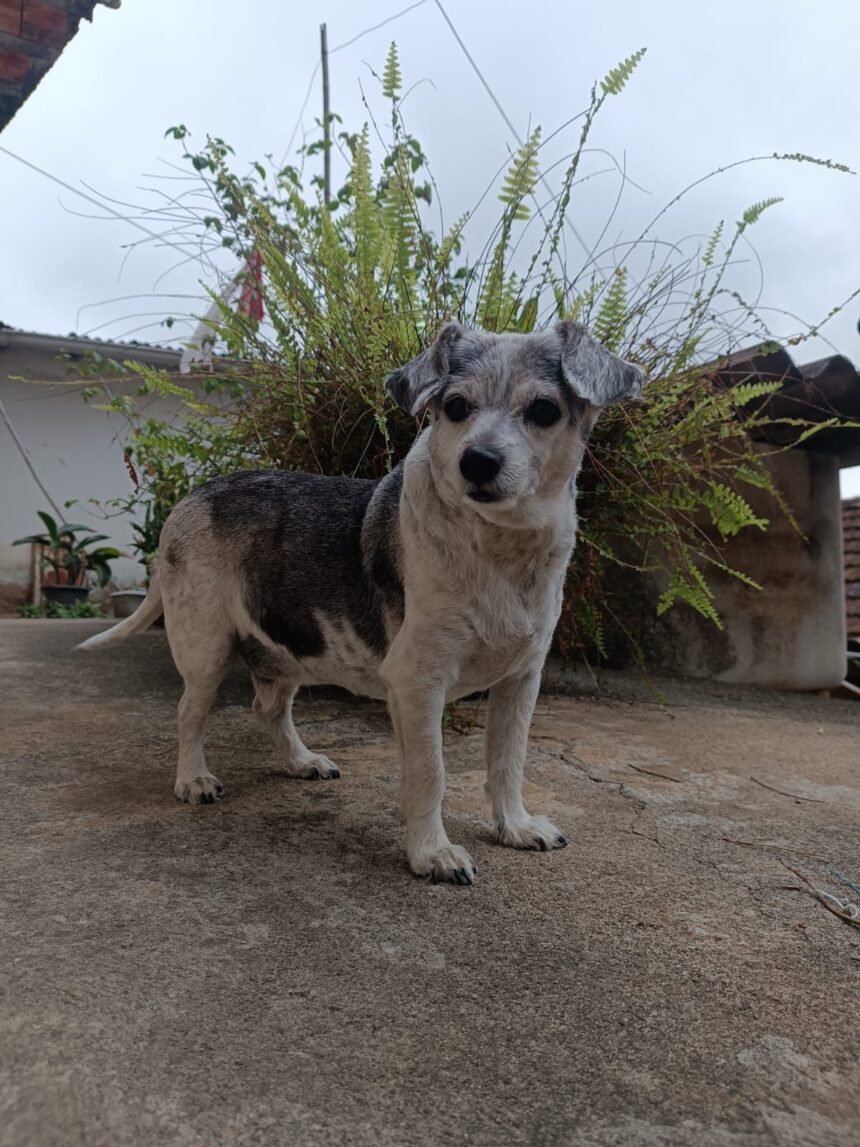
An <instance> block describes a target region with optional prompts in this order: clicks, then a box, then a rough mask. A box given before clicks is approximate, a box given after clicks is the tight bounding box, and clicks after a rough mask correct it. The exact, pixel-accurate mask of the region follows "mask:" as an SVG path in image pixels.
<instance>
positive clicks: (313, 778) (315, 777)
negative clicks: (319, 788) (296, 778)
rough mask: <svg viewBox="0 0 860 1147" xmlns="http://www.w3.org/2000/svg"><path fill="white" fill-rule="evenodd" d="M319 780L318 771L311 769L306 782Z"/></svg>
mask: <svg viewBox="0 0 860 1147" xmlns="http://www.w3.org/2000/svg"><path fill="white" fill-rule="evenodd" d="M319 779H320V771H319V769H311V771H310V772H309V773H308V780H309V781H318V780H319Z"/></svg>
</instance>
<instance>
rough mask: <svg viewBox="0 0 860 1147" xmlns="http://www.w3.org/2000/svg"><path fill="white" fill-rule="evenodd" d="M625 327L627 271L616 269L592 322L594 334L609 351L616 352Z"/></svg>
mask: <svg viewBox="0 0 860 1147" xmlns="http://www.w3.org/2000/svg"><path fill="white" fill-rule="evenodd" d="M626 326H627V270H626V268H624V267H618V268H617V269H616V270H615V273H614V274H613V276H612V281H611V283H610V285H609V290H608V291H607V292H606V295H605V297H604V299H603V302H602V303H601V304H600V310H599V311H598V314H597V318H596V319H595V320H594V333H595V336H596V337H597V339H598V341H599V342H602V343H603V345H604V346H606V347H608V348H609V349H610V350H617V349H618V347H619V346H620V345H621V343H622V342H623V341H624V334H625V328H626Z"/></svg>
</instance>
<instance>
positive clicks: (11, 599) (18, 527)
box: [0, 331, 178, 608]
mask: <svg viewBox="0 0 860 1147" xmlns="http://www.w3.org/2000/svg"><path fill="white" fill-rule="evenodd" d="M24 337H25V336H16V335H15V334H14V333H12V334H9V335H6V334H5V332H2V331H0V399H2V401H3V405H4V407H5V409H6V413H7V415H8V417H9V419H10V421H11V422H12V425H13V426H14V428H15V430H16V431H17V433H18V436H19V437H20V439H21V440H22V442H23V444H24V446H25V447H26V449H27V451H28V453H29V454H30V457H31V459H32V462H33V465H34V467H35V469H36V471H37V473H38V475H39V477H40V479H41V480H42V482H43V483H44V485H45V486H46V488H47V490H48V492H49V493H50V494H51V497H52V498H53V499H54V501H55V502H56V503H57V505H58V506H59V507H60V508H63V504H64V502H66V501H67V500H68V499H77V500H78V501H79V503H81V504H80V505H77V506H75V507H74V508H72V509H70V510H68V511H67V512H66V513H67V517H68V520H70V521H75V522H83V523H85V524H88V525H89V524H91V525H92V527H93V532H94V533H95V532H98V533H103V534H107V535H108V536H109V538H110V543H107V542H106V543H105V545H107V544H112V545H115V546H117V547H118V548H119V549H122V550H125V551H127V552H128V553H129V554H130V555H131V552H132V551H131V542H132V535H131V528H130V522H129V520H128V518H127V517H126V516H122V517H114V518H112V519H110V520H108V521H104V520H103V519H102V517H100V515H99V514H98V512H97V511H96V510H95V509H94V508H93V507H88V506H87V505H86V502H87V499H89V498H98V499H99V500H100V501H101V502H103V503H104V502H107V501H109V500H110V499H112V498H121V497H124V496H126V495H128V494H129V493H131V491H132V489H133V486H132V482H131V479H130V477H129V474H128V471H127V470H126V467H125V464H124V462H123V449H122V441H123V437H124V434H125V429H126V426H125V422H124V420H123V419H121V418H118V417H117V416H116V415H108V414H106V413H104V412H103V411H100V410H95V409H93V408H92V407H91V406H88V405H87V404H86V403H85V402H84V399H83V397H82V394H81V391H82V388H83V386H84V385H85V384H84V383H82V382H81V381H80V378H79V376H77V375H75V374H74V373H73V372H72V371H71V370H70V368H69V365H68V363H66V362H65V361H63V360H62V359H61V358H60V357H58V355H59V351H60V349H61V342H60V340H50V339H45V340H44V344H43V345H38V346H28V345H27V344H26V343H23V344H22V342H21V341H18V340H21V339H23V338H24ZM4 342H5V343H6V345H5V346H4V345H3V344H4ZM70 345H73V346H75V345H77V344H76V343H74V342H73V343H71V344H70ZM118 350H119V351H120V353H122V356H123V357H124V358H131V357H137V356H136V354H135V352H133V350H132V349H131V348H118ZM102 353H103V354H104V353H107V351H106V350H102ZM155 355H156V357H157V362H156V365H169V364H171V363H172V364H173V365H175V361H174V360H176V361H178V355H171V354H169V353H168V352H155ZM165 356H166V357H165ZM16 375H20V376H23V377H24V378H26V379H39V380H44V383H45V384H37V383H34V382H20V381H15V380H14V378H13V377H10V376H16ZM112 385H113V390H114V392H115V393H122V392H123V390H124V389H125V390H126V391H127V392H129V393H131V392H133V390H134V386H135V384H134V382H129V383H120V384H112ZM151 409H152V412H153V414H159V415H162V416H163V415H168V414H170V413H173V412H174V411H175V409H176V407H175V404H168V403H163V402H156V403H153V404H152V407H151ZM37 510H47V511H48V512H49V513H52V512H53V511H52V510H51V508H50V506H49V505H48V504H47V502H46V499H45V496H44V495H43V494H42V492H41V490H40V489H39V487H38V485H37V484H36V482H35V481H34V479H33V477H32V475H31V474H30V472H29V470H28V469H27V466H26V464H25V462H24V460H23V458H22V457H21V454H20V452H19V450H18V449H17V447H16V445H15V443H14V441H13V439H12V437H11V435H10V433H9V431H8V429H7V428H6V425H5V424H4V423H3V421H2V420H0V605H2V604H3V603H4V602H5V604H6V606H7V608H8V607H9V606H10V605H13V604H14V603H15V602H16V601H18V600H20V599H21V596H22V595H21V591H20V589H17V588H16V587H22V586H26V585H27V584H28V583H29V563H30V553H29V547H28V546H15V547H13V546H12V542H13V540H14V539H15V538H17V537H21V536H23V535H26V534H32V533H37V532H39V531H40V530H41V523H40V521H39V519H38V518H37V517H36V511H37ZM113 568H114V580H115V581H116V583H117V584H118V585H120V586H131V585H135V584H140V583H141V581H142V578H143V567H142V566H141V565H140V563H139V562H138V561H137V559H136V558H135V557H134V556H129V557H128V558H123V559H119V560H118V561H117V562H115V563H114V566H113Z"/></svg>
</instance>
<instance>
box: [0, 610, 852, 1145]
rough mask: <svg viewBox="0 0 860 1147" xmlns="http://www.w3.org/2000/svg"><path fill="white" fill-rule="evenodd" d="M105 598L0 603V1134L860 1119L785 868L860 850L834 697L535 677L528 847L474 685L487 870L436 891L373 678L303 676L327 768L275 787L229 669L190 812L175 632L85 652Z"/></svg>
mask: <svg viewBox="0 0 860 1147" xmlns="http://www.w3.org/2000/svg"><path fill="white" fill-rule="evenodd" d="M99 624H100V623H98V622H23V621H21V622H19V621H8V622H0V649H2V658H0V678H2V681H0V705H2V736H1V737H0V785H2V805H3V819H2V832H0V848H2V879H0V912H2V928H0V956H2V976H0V993H2V995H1V996H0V1143H2V1144H3V1147H55V1145H56V1147H78V1145H81V1147H83V1145H87V1147H91V1145H93V1144H105V1145H110V1147H126V1145H135V1147H137V1145H146V1147H148V1145H150V1144H155V1145H161V1144H163V1145H170V1147H174V1145H182V1147H186V1145H187V1147H197V1145H201V1147H203V1145H205V1147H209V1145H212V1144H219V1145H220V1144H224V1145H228V1147H232V1145H234V1144H236V1145H238V1144H242V1145H256V1144H260V1145H267V1147H268V1145H280V1144H290V1145H291V1147H293V1145H295V1147H304V1145H308V1147H316V1145H323V1144H325V1145H329V1144H331V1145H333V1144H356V1145H362V1147H363V1145H367V1147H370V1145H376V1144H383V1145H387V1144H390V1145H392V1147H393V1145H397V1147H401V1145H407V1147H408V1145H412V1144H416V1145H418V1144H420V1145H425V1144H426V1145H431V1144H434V1145H435V1144H447V1143H451V1144H459V1143H472V1144H480V1145H488V1147H489V1145H490V1144H499V1143H515V1144H535V1145H544V1144H545V1145H550V1144H553V1145H555V1144H574V1145H577V1147H579V1145H582V1147H603V1145H609V1144H612V1145H619V1147H628V1145H629V1147H639V1145H642V1147H645V1145H651V1144H659V1145H664V1144H666V1145H676V1144H677V1145H679V1147H680V1145H686V1144H696V1145H697V1147H724V1145H725V1147H759V1145H766V1144H779V1145H792V1147H793V1145H795V1144H796V1145H804V1147H806V1145H812V1147H817V1145H821V1147H825V1145H826V1147H841V1145H843V1144H844V1145H845V1147H848V1145H849V1144H850V1145H852V1147H853V1145H855V1144H856V1143H858V1142H860V1034H858V1014H860V1009H858V988H860V929H858V928H853V927H851V926H850V925H848V924H845V923H843V922H842V921H841V920H839V919H838V918H837V917H835V916H833V915H831V913H829V912H828V911H827V910H826V909H825V908H824V907H823V906H822V905H821V904H820V903H818V902H817V901H815V900H814V899H813V898H812V896H811V895H810V894H809V892H808V891H807V890H806V889H805V887H804V885H803V884H802V882H801V881H800V880H799V879H798V878H797V877H796V876H795V875H794V874H793V873H792V872H790V871H788V869H787V868H786V867H784V866H783V863H781V862H782V861H785V862H786V863H787V864H789V865H790V866H791V867H792V868H795V869H797V870H798V871H799V872H801V873H802V874H803V875H804V876H806V877H807V878H808V879H810V880H811V881H812V882H813V883H814V884H816V885H817V886H820V887H825V888H829V889H830V890H831V891H838V890H839V889H838V886H835V885H834V883H833V879H832V878H831V877H829V876H828V867H829V866H830V865H833V866H835V867H836V868H837V869H839V870H840V871H841V872H843V873H845V874H846V875H848V876H852V877H853V878H854V879H855V880H857V879H858V878H860V835H858V822H860V776H858V769H860V752H858V717H860V712H858V710H857V709H856V708H855V707H854V706H853V705H852V703H850V702H839V701H825V700H821V699H818V698H810V697H792V696H787V695H780V694H763V693H755V692H746V693H744V692H741V691H738V690H732V689H727V688H717V687H714V686H710V685H706V684H698V685H691V684H680V683H671V682H669V683H661V688H662V689H663V692H664V693H665V695H666V702H665V704H658V703H656V702H655V700H654V699H653V696H652V694H651V693H649V692H648V690H647V689H645V688H644V687H643V686H641V685H640V684H638V683H637V682H635V681H633V682H632V683H631V682H630V681H627V680H624V679H622V680H619V681H616V682H614V683H613V684H612V686H611V687H610V695H609V696H605V697H603V699H595V698H592V697H586V696H577V697H562V696H550V695H545V696H543V697H542V698H541V701H540V704H539V713H538V716H537V719H536V721H535V726H534V735H533V738H532V741H531V747H530V753H529V765H528V782H527V786H526V796H527V801H528V803H529V804H530V805H531V807H532V808H533V809H534V811H538V812H543V813H547V814H548V815H549V816H550V817H551V818H552V819H553V820H554V821H555V822H556V823H557V824H558V825H559V826H560V827H561V828H562V830H563V831H564V832H565V833H566V834H567V835H568V837H569V838H570V840H571V844H570V847H568V848H567V849H564V850H563V851H561V852H555V853H547V854H529V853H517V852H513V851H510V850H506V849H501V848H499V847H498V846H497V845H495V844H494V843H493V841H492V838H491V835H490V832H489V826H488V822H487V820H486V817H485V812H484V809H483V803H482V802H483V798H482V792H481V785H482V780H483V778H482V775H481V770H480V724H481V721H482V719H483V718H482V714H483V707H482V705H481V704H476V703H474V702H468V703H464V704H463V705H461V706H460V707H459V710H458V714H457V721H456V728H455V729H451V730H449V731H448V732H447V734H446V750H447V759H448V766H449V785H448V796H447V806H446V816H447V823H448V829H449V834H450V835H451V837H452V839H453V840H455V841H457V842H459V843H462V844H464V845H465V846H466V847H467V848H468V849H469V851H470V852H471V853H472V855H473V856H474V857H475V859H476V861H477V863H478V867H479V876H478V882H477V884H476V885H475V886H474V887H473V888H454V887H441V886H440V887H431V886H428V885H426V884H423V883H421V882H419V881H416V880H414V879H412V878H411V877H410V875H409V874H408V872H407V870H406V867H405V863H404V860H403V853H402V834H401V829H400V824H399V818H398V815H397V811H396V801H397V777H396V772H395V765H394V759H393V751H392V743H391V737H390V734H389V730H388V723H387V720H386V717H385V713H384V710H383V708H382V706H380V705H376V704H372V703H365V702H360V701H357V700H355V699H352V698H349V697H347V696H345V695H335V694H323V693H319V694H311V695H310V696H308V695H305V696H304V698H303V699H302V700H300V702H299V703H298V705H297V717H298V720H299V722H300V725H301V727H302V733H303V736H304V737H305V739H306V741H307V742H308V743H309V744H310V745H311V747H312V748H314V749H319V750H322V751H324V752H326V753H328V754H329V755H330V756H331V757H332V758H333V759H334V760H335V761H336V762H337V763H338V764H339V765H341V766H342V767H343V778H342V780H340V781H335V782H300V781H294V780H290V779H287V778H285V777H284V776H283V775H282V774H280V773H279V771H278V768H277V761H276V758H275V756H274V754H273V752H272V749H271V748H270V745H269V742H268V741H267V739H266V736H265V734H264V732H263V731H262V730H261V729H259V728H258V727H257V726H256V725H255V723H254V721H253V718H252V716H251V714H250V712H249V711H248V708H247V705H248V701H249V691H248V685H247V682H246V681H245V680H244V679H243V677H242V676H241V674H239V673H238V672H237V674H236V675H235V676H233V677H231V679H230V680H229V681H228V682H227V683H226V684H225V687H224V689H223V691H222V696H221V700H220V706H219V708H218V710H217V711H216V712H215V714H214V715H213V719H212V722H211V728H210V735H209V746H210V750H209V751H210V758H211V764H212V768H213V771H214V772H215V773H216V774H217V775H218V776H219V777H220V778H221V779H222V780H223V781H224V782H225V783H226V785H227V789H228V796H227V799H226V800H225V801H224V802H223V803H221V804H219V805H215V806H203V807H198V808H191V807H189V806H184V805H180V804H179V803H177V802H176V801H175V800H174V798H173V796H172V791H171V789H172V772H173V765H174V760H173V757H174V749H175V734H174V711H175V704H176V701H177V699H178V696H179V691H180V689H179V682H178V679H177V678H176V675H175V673H174V671H173V668H172V664H171V663H170V660H169V655H168V652H167V649H166V645H165V641H164V636H163V634H162V633H159V632H157V631H152V632H150V633H147V634H145V635H143V636H141V637H139V638H137V639H135V640H133V641H131V642H129V643H128V644H127V645H125V646H123V647H121V648H119V649H117V650H115V651H105V652H103V653H101V654H98V655H96V654H93V655H90V656H86V655H80V654H76V653H74V652H73V650H72V646H73V645H74V643H75V642H76V641H77V640H81V639H82V638H83V637H84V636H87V635H89V634H90V633H92V632H94V631H95V630H96V629H97V628H98V627H99ZM753 777H754V778H755V779H756V781H758V782H761V783H755V782H754V781H753V780H752V779H751V778H753ZM764 786H768V787H764ZM776 790H780V791H776Z"/></svg>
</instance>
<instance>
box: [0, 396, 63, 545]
mask: <svg viewBox="0 0 860 1147" xmlns="http://www.w3.org/2000/svg"><path fill="white" fill-rule="evenodd" d="M0 418H2V419H3V421H4V422H5V423H6V429H7V430H8V431H9V433H10V435H11V436H12V441H13V442H14V443H15V445H16V446H17V447H18V452H19V453H20V455H21V457H22V458H23V459H24V463H25V465H26V467H27V469H28V470H29V471H30V473H31V474H32V475H33V479H34V481H35V483H36V485H37V486H38V487H39V489H40V490H41V491H42V493H43V494H44V495H45V497H46V498H47V500H48V502H49V504H50V506H51V509H52V510H53V511H54V513H55V514H56V515H57V517H58V518H59V519H60V521H61V522H62V521H63V519H64V518H65V514H64V513H63V511H62V510H61V509H60V507H59V506H58V505H57V503H56V502H55V501H54V499H53V498H52V497H51V495H50V494H49V493H48V491H47V489H46V488H45V483H44V482H43V481H42V479H41V478H40V477H39V475H38V474H37V473H36V468H35V466H34V465H33V462H32V459H31V458H30V455H29V454H28V453H27V447H26V446H25V445H24V443H23V442H22V441H21V439H20V438H19V437H18V431H17V430H16V429H15V427H14V426H13V425H12V420H11V419H10V417H9V415H8V414H7V413H6V407H5V406H4V405H3V402H2V399H0Z"/></svg>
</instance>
